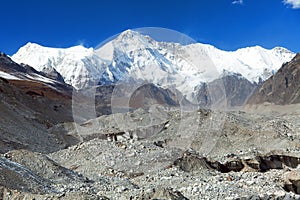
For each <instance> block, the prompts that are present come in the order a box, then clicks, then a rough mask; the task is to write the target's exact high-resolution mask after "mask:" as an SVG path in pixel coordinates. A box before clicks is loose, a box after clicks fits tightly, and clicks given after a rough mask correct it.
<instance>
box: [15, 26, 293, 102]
mask: <svg viewBox="0 0 300 200" xmlns="http://www.w3.org/2000/svg"><path fill="white" fill-rule="evenodd" d="M293 56H294V53H292V52H290V51H288V50H287V49H284V48H282V47H276V48H274V49H271V50H267V49H264V48H262V47H259V46H255V47H247V48H243V49H239V50H237V51H232V52H226V51H222V50H219V49H217V48H215V47H213V46H211V45H207V44H200V43H196V44H190V45H181V44H178V43H167V42H157V41H155V40H153V39H152V38H151V37H149V36H145V35H141V34H139V33H138V32H134V31H131V30H127V31H125V32H123V33H121V34H120V35H119V36H118V37H116V38H115V39H113V40H111V41H110V42H108V43H106V44H105V45H103V46H101V47H100V48H98V49H96V50H94V49H92V48H89V49H86V48H84V47H82V46H76V47H71V48H67V49H55V48H48V47H42V46H40V45H37V44H32V43H28V44H26V45H25V46H24V47H22V48H20V49H19V51H18V52H17V53H16V54H15V55H13V56H12V59H13V60H14V61H16V62H18V63H25V64H28V65H30V66H33V67H34V68H35V69H36V70H37V71H45V70H47V71H49V69H51V68H54V69H55V70H56V71H57V72H58V73H60V74H61V75H62V76H63V78H64V81H65V82H66V83H68V84H71V85H72V86H73V87H75V88H76V89H83V88H85V87H87V86H92V85H95V84H100V85H107V84H115V83H118V82H120V81H121V82H122V81H128V80H131V81H132V80H143V81H147V82H149V83H153V84H155V85H158V86H160V87H163V88H176V89H177V90H179V91H180V92H181V93H182V94H183V95H184V96H186V98H187V99H188V100H190V101H194V102H195V101H197V99H195V98H194V97H196V96H197V94H198V93H199V91H198V90H197V89H198V88H199V87H201V85H202V84H203V83H208V82H212V81H214V80H216V79H219V78H221V76H222V72H223V71H224V70H226V71H228V72H231V73H239V74H241V75H242V76H243V77H244V78H245V79H247V80H248V81H249V82H251V83H253V84H255V83H258V82H259V81H263V80H266V79H267V78H269V77H270V76H271V75H272V74H274V73H275V72H276V71H277V70H278V68H279V67H280V66H281V65H282V63H284V62H287V61H290V60H291V59H292V57H293ZM220 87H221V86H220ZM211 92H212V91H211Z"/></svg>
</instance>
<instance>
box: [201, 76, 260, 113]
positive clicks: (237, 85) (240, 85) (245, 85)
mask: <svg viewBox="0 0 300 200" xmlns="http://www.w3.org/2000/svg"><path fill="white" fill-rule="evenodd" d="M220 86H223V87H221V88H220ZM257 86H258V85H257V84H256V83H252V82H250V81H249V80H247V79H246V78H244V77H243V76H242V75H241V74H237V73H228V72H226V71H224V72H223V74H222V77H221V78H218V79H216V80H214V81H212V82H209V83H207V84H202V85H200V87H199V88H198V90H197V91H198V92H197V93H196V97H195V98H196V99H197V100H198V102H199V105H200V106H202V107H210V106H211V104H212V103H214V102H217V101H218V100H219V101H220V102H221V103H223V104H225V105H226V107H229V108H230V107H236V106H244V105H245V104H246V102H247V100H248V98H249V97H250V96H251V95H252V93H253V92H254V91H255V89H256V87H257ZM210 91H214V95H211V94H210ZM212 98H214V99H212ZM222 98H223V99H222ZM225 98H226V99H225Z"/></svg>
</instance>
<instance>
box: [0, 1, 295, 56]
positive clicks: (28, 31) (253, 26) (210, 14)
mask: <svg viewBox="0 0 300 200" xmlns="http://www.w3.org/2000/svg"><path fill="white" fill-rule="evenodd" d="M285 1H286V2H283V1H282V0H243V1H242V0H237V1H234V2H233V0H151V1H146V0H119V1H116V0H43V1H42V0H26V1H23V0H19V1H17V0H6V1H1V12H0V18H1V31H0V38H1V39H0V42H1V43H0V51H3V52H5V53H7V54H9V55H12V54H13V53H15V52H16V51H17V49H18V48H20V47H21V46H23V45H24V44H26V43H27V42H35V43H39V44H41V45H44V46H51V47H70V46H74V45H78V44H83V45H84V46H86V47H96V46H97V45H98V44H99V43H101V42H102V41H103V40H105V39H107V38H109V37H111V36H113V35H115V34H117V33H120V32H122V31H124V30H126V29H134V28H139V27H163V28H169V29H174V30H176V31H179V32H182V33H185V34H187V35H189V36H190V37H192V38H194V39H195V40H197V41H198V42H202V43H209V44H212V45H214V46H216V47H217V48H220V49H223V50H235V49H237V48H241V47H246V46H254V45H260V46H263V47H265V48H273V47H275V46H283V47H286V48H288V49H290V50H292V51H294V52H300V8H299V7H300V0H285Z"/></svg>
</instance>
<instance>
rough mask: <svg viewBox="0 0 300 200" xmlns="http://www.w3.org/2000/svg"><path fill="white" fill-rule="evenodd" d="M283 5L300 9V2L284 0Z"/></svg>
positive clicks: (298, 0)
mask: <svg viewBox="0 0 300 200" xmlns="http://www.w3.org/2000/svg"><path fill="white" fill-rule="evenodd" d="M283 3H284V4H285V5H289V6H291V7H292V8H293V9H297V8H300V0H283Z"/></svg>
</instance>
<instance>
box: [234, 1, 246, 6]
mask: <svg viewBox="0 0 300 200" xmlns="http://www.w3.org/2000/svg"><path fill="white" fill-rule="evenodd" d="M243 3H244V1H243V0H234V1H233V2H232V4H239V5H242V4H243Z"/></svg>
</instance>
